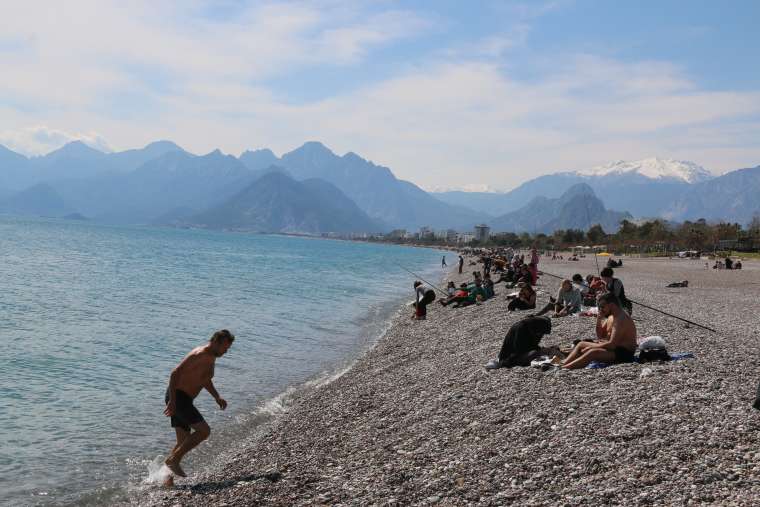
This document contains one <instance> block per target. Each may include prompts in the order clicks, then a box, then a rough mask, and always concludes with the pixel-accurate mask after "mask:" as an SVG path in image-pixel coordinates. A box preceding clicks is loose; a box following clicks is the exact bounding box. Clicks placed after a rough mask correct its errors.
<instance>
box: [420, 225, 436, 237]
mask: <svg viewBox="0 0 760 507" xmlns="http://www.w3.org/2000/svg"><path fill="white" fill-rule="evenodd" d="M434 237H435V233H434V232H433V229H431V228H430V227H420V232H419V238H420V239H433V238H434Z"/></svg>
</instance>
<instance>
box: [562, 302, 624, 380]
mask: <svg viewBox="0 0 760 507" xmlns="http://www.w3.org/2000/svg"><path fill="white" fill-rule="evenodd" d="M597 304H598V305H599V315H598V316H597V318H596V336H597V338H598V339H599V341H594V342H588V341H582V342H579V343H578V344H577V345H576V346H575V348H574V349H573V351H572V352H570V355H568V356H567V358H566V359H565V361H564V362H563V367H564V368H568V369H576V368H585V367H586V366H588V365H589V363H591V362H592V361H599V362H602V363H630V362H632V361H633V357H634V352H636V324H634V322H633V319H631V317H630V315H628V314H627V313H626V312H624V311H623V309H622V307H621V303H620V300H619V299H618V298H617V297H615V295H614V294H612V293H610V292H607V293H605V294H602V295H601V296H599V300H598V301H597Z"/></svg>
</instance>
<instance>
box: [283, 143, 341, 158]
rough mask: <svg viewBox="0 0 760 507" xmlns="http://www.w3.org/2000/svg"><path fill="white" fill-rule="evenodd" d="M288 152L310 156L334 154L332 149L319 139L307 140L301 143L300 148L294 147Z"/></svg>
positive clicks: (331, 155)
mask: <svg viewBox="0 0 760 507" xmlns="http://www.w3.org/2000/svg"><path fill="white" fill-rule="evenodd" d="M290 153H302V154H305V155H306V156H307V157H310V158H316V157H320V158H322V157H335V156H336V155H335V153H333V151H332V150H331V149H330V148H328V147H327V146H325V145H324V144H322V143H320V142H319V141H307V142H305V143H303V145H302V146H301V147H300V148H296V149H295V150H293V151H291V152H290Z"/></svg>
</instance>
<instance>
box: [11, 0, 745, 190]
mask: <svg viewBox="0 0 760 507" xmlns="http://www.w3.org/2000/svg"><path fill="white" fill-rule="evenodd" d="M0 1H2V0H0ZM224 5H225V6H227V7H229V12H228V13H227V15H225V16H217V17H214V18H210V17H204V16H200V15H199V13H202V12H205V11H206V10H207V9H208V8H209V4H208V3H207V2H205V1H199V0H194V1H193V2H189V3H188V2H185V3H180V4H164V3H160V2H159V3H150V2H147V1H144V2H129V3H127V4H121V3H109V2H96V1H91V2H86V1H79V2H66V3H65V5H64V4H59V3H44V4H40V3H33V2H30V3H23V4H17V3H14V4H13V5H12V6H7V7H5V8H3V16H2V17H0V33H2V34H3V40H7V41H13V43H12V44H10V43H9V44H6V46H7V47H8V48H10V50H2V49H0V65H1V66H2V67H3V68H6V69H13V72H8V73H6V74H5V75H4V76H3V79H0V97H1V99H0V132H4V133H3V134H0V143H3V144H10V143H15V144H14V145H12V146H10V147H12V148H13V146H16V148H18V149H21V150H23V151H25V152H27V153H40V152H46V151H49V150H50V149H52V148H53V147H57V146H53V144H52V143H49V144H45V143H43V142H41V141H39V140H35V139H34V136H33V135H32V134H29V133H28V132H27V133H24V132H25V130H24V128H23V127H26V126H28V125H33V124H38V125H48V126H50V127H51V128H47V127H43V128H47V129H48V130H53V128H52V127H55V128H57V129H62V130H65V131H68V132H77V131H81V132H89V131H91V130H95V131H96V132H98V133H101V134H102V135H101V136H98V135H97V134H70V133H66V134H64V135H62V137H60V138H59V139H66V140H72V139H76V138H91V139H90V141H88V142H90V143H95V144H96V145H97V143H98V142H99V141H97V139H98V138H99V137H100V139H101V141H102V137H103V136H105V137H107V138H108V139H110V140H113V141H114V142H115V143H116V145H117V146H118V147H119V148H127V147H136V146H143V145H145V144H147V143H148V142H150V141H153V140H156V139H167V138H169V139H173V140H175V141H177V142H178V143H179V144H181V145H182V146H185V147H187V148H188V149H190V150H191V151H195V152H199V153H202V152H208V151H210V150H212V149H214V148H217V147H219V148H221V149H222V150H224V151H226V152H228V153H239V152H241V151H242V150H244V149H247V148H256V147H264V146H266V147H270V148H272V149H274V150H275V151H277V152H280V153H281V152H283V151H286V150H290V149H293V148H294V147H296V146H297V145H298V144H300V143H301V142H303V141H305V140H312V139H316V140H321V141H323V142H325V143H326V144H327V145H329V146H331V147H333V148H334V149H336V150H337V151H339V152H345V151H349V150H350V151H355V152H357V153H359V154H360V155H363V156H365V157H368V158H371V159H373V160H374V161H375V162H376V163H379V164H383V165H387V166H389V167H391V168H392V169H393V171H394V172H395V173H396V174H397V175H398V176H399V177H402V178H404V179H408V180H411V181H414V182H415V183H418V184H421V185H423V186H425V187H428V188H433V187H459V188H462V187H466V186H467V185H470V184H472V182H473V181H478V182H484V183H483V184H484V185H485V184H487V185H488V186H490V187H492V188H499V189H503V188H509V187H512V186H514V185H516V184H518V183H519V182H521V181H524V180H526V179H528V178H531V177H534V176H536V175H539V174H544V173H547V172H551V171H556V170H561V169H582V168H585V167H591V166H595V165H599V164H601V163H605V162H607V161H610V160H617V159H629V160H637V159H642V158H646V157H649V156H653V155H659V156H663V157H672V158H677V159H686V160H694V161H695V162H697V163H700V164H701V165H704V166H705V167H709V168H711V169H714V170H718V171H722V170H727V169H732V168H736V167H742V166H749V165H756V164H757V163H760V146H759V145H758V143H757V142H756V139H758V138H760V122H759V121H757V117H758V116H760V92H758V91H731V90H723V91H706V90H703V89H701V88H700V86H699V83H697V82H696V81H695V80H694V79H692V78H691V77H690V76H689V75H687V74H686V73H684V72H683V71H682V69H680V68H678V67H677V66H674V65H673V64H671V63H668V62H658V61H640V62H622V61H618V60H615V59H613V58H602V57H599V56H597V55H592V54H573V53H569V52H568V53H565V54H556V53H555V54H552V55H551V57H544V59H542V57H541V55H532V56H533V57H532V58H531V63H530V65H531V66H532V68H531V69H530V70H531V71H532V72H530V75H531V76H533V77H532V79H531V80H530V81H526V80H522V79H520V78H519V76H516V75H514V74H513V73H512V67H510V65H509V64H510V63H511V62H510V55H511V53H512V52H513V51H515V50H516V49H520V48H521V47H523V46H525V45H527V44H528V43H529V40H528V37H529V35H530V33H531V27H530V25H529V23H530V21H531V19H533V18H534V17H535V16H540V15H541V14H543V13H544V12H547V10H551V9H556V8H557V3H555V2H549V3H533V2H530V3H525V4H522V5H520V4H518V5H517V6H515V5H513V4H510V5H509V6H508V7H505V9H511V11H510V12H508V13H507V14H509V16H510V17H511V18H514V19H515V20H516V21H515V23H513V24H512V25H510V26H505V27H504V30H503V31H502V32H500V33H497V34H485V33H484V34H482V38H481V39H480V40H476V41H474V42H472V44H470V45H467V44H465V45H460V46H459V47H456V48H439V49H436V50H431V51H432V53H431V54H432V55H433V56H428V57H426V58H415V59H411V60H409V61H407V62H405V63H404V65H401V66H398V67H397V68H396V69H395V75H393V76H392V77H386V78H383V79H376V80H375V81H374V82H373V83H372V84H368V85H365V86H363V87H361V88H358V89H357V88H356V87H349V88H350V90H351V91H349V92H344V93H341V94H334V95H333V96H330V97H329V98H324V99H319V100H312V101H307V102H304V101H303V100H300V101H299V102H298V103H294V102H293V101H290V100H289V97H288V96H287V95H286V94H284V93H283V92H281V91H280V90H278V89H277V88H274V87H272V86H271V85H269V84H268V80H269V79H270V78H272V77H273V76H274V77H280V78H283V76H287V75H288V74H289V73H291V72H294V71H301V73H300V74H299V75H300V76H303V75H305V74H308V71H309V70H311V69H320V70H322V71H324V70H325V69H327V70H330V69H334V68H338V67H345V66H352V65H360V64H362V63H363V62H364V63H367V64H368V65H369V63H368V62H370V63H371V59H372V56H373V51H375V50H376V49H378V48H381V47H383V46H385V45H388V44H391V43H393V42H397V41H401V40H405V39H408V38H411V37H415V36H417V35H418V34H419V33H425V32H426V31H429V30H430V29H431V21H430V18H428V17H426V16H422V15H420V14H416V13H409V12H405V11H398V10H389V11H386V12H378V9H377V6H378V5H380V6H381V7H382V6H383V5H384V4H382V3H381V4H373V9H374V10H367V9H365V8H364V5H363V4H362V3H342V2H337V1H336V2H333V1H327V0H324V1H322V2H320V3H297V2H293V3H277V4H274V3H272V4H270V3H251V4H237V3H235V2H233V3H230V4H224ZM560 5H561V4H560ZM212 8H215V4H214V6H213V7H212ZM3 47H5V46H3ZM301 79H304V78H303V77H301ZM302 86H303V87H304V88H306V87H309V86H310V83H309V82H308V81H305V82H304V83H303V84H302ZM125 96H126V97H127V98H126V99H125V98H124V97H125ZM114 106H117V107H114ZM753 115H754V116H755V120H754V121H753V120H752V119H751V118H752V116H753ZM64 142H65V141H64ZM61 144H62V143H61Z"/></svg>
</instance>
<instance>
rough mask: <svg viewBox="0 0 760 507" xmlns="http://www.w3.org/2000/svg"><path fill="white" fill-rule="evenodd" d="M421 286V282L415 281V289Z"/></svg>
mask: <svg viewBox="0 0 760 507" xmlns="http://www.w3.org/2000/svg"><path fill="white" fill-rule="evenodd" d="M420 285H422V282H420V281H419V280H415V281H414V288H417V287H419V286H420Z"/></svg>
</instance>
